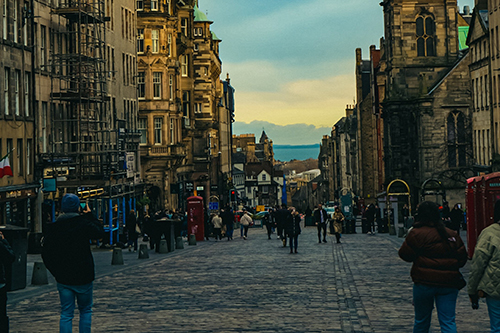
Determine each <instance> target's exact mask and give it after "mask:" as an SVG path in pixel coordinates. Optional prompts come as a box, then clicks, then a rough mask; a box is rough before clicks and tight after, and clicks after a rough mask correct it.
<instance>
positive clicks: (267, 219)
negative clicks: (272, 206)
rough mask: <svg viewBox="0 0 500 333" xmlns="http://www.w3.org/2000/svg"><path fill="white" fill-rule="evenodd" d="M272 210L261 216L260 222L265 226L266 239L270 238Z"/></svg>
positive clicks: (272, 224)
mask: <svg viewBox="0 0 500 333" xmlns="http://www.w3.org/2000/svg"><path fill="white" fill-rule="evenodd" d="M271 214H272V210H271V211H269V212H268V213H267V214H264V216H263V217H262V223H263V224H264V225H265V226H266V229H267V239H271V234H272V233H273V226H274V223H273V220H272V216H271Z"/></svg>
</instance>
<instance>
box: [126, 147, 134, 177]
mask: <svg viewBox="0 0 500 333" xmlns="http://www.w3.org/2000/svg"><path fill="white" fill-rule="evenodd" d="M126 158H127V160H126V163H127V164H126V166H127V178H133V177H134V174H135V154H134V153H127V156H126Z"/></svg>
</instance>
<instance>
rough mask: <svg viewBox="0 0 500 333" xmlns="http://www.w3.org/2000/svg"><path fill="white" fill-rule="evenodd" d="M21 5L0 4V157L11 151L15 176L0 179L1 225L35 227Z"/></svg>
mask: <svg viewBox="0 0 500 333" xmlns="http://www.w3.org/2000/svg"><path fill="white" fill-rule="evenodd" d="M31 4H32V3H30V5H29V6H30V7H28V8H29V9H30V10H31V9H32V7H31ZM25 5H26V3H24V2H21V1H17V0H12V1H8V0H3V2H2V11H3V16H2V25H1V26H0V33H1V35H2V39H1V44H2V47H1V49H0V75H1V76H0V77H1V78H2V80H1V81H0V87H1V89H2V91H3V94H2V95H1V98H0V128H1V129H2V130H1V133H0V159H2V158H3V157H5V156H6V155H7V154H9V155H8V156H7V158H8V160H9V162H10V166H11V169H12V173H13V176H12V177H11V176H4V177H3V178H0V225H5V224H10V225H17V226H20V227H28V228H29V229H30V231H39V230H40V225H36V224H35V220H36V216H37V213H38V209H37V194H38V193H39V188H40V184H39V182H38V179H37V178H36V177H35V167H34V161H35V154H36V149H35V145H36V141H35V140H36V135H35V120H36V113H35V109H34V105H35V104H34V98H33V94H34V87H35V85H34V75H35V67H34V62H33V60H34V58H33V57H34V53H33V47H32V45H33V43H34V36H33V35H32V34H31V32H32V29H33V17H32V16H27V15H25V12H23V8H24V6H25ZM46 41H47V40H46Z"/></svg>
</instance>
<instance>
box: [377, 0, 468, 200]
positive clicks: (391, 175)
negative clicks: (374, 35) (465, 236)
mask: <svg viewBox="0 0 500 333" xmlns="http://www.w3.org/2000/svg"><path fill="white" fill-rule="evenodd" d="M381 6H383V11H384V22H385V24H384V25H385V42H384V61H385V62H386V68H385V70H384V74H385V75H386V82H387V83H386V94H385V98H384V100H383V103H382V105H383V111H382V112H383V115H384V129H385V133H384V154H385V170H386V172H385V176H386V179H385V183H386V184H387V183H389V182H390V181H392V180H394V179H402V180H404V181H405V182H407V183H408V184H409V185H410V189H411V192H412V194H413V198H414V199H415V202H414V204H415V203H416V201H417V200H418V197H419V194H420V188H421V186H422V184H423V183H424V182H425V181H426V180H427V179H430V178H435V179H438V180H439V181H441V182H442V183H443V184H444V186H445V187H446V189H447V193H448V199H450V201H452V202H463V188H464V187H463V184H464V180H465V179H466V178H467V177H468V176H469V175H470V174H471V165H472V162H473V160H472V158H471V156H472V145H471V140H472V137H471V133H470V129H471V109H472V105H471V93H470V91H471V88H470V76H469V70H468V66H469V63H470V58H469V54H468V52H467V50H465V51H459V42H458V20H459V19H458V17H459V15H458V10H457V2H456V1H453V0H447V1H444V2H443V1H429V0H426V1H423V0H418V1H405V0H384V1H383V2H382V3H381Z"/></svg>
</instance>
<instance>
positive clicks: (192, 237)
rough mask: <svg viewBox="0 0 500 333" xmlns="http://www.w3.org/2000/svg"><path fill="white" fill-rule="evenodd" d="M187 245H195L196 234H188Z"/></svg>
mask: <svg viewBox="0 0 500 333" xmlns="http://www.w3.org/2000/svg"><path fill="white" fill-rule="evenodd" d="M188 244H189V245H196V235H189V243H188Z"/></svg>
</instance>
